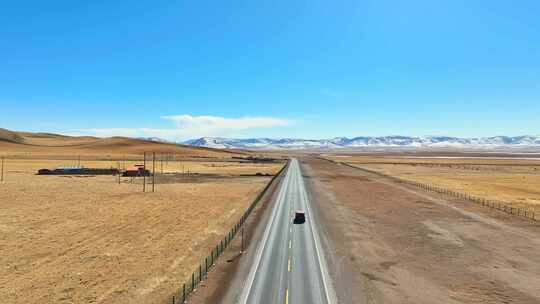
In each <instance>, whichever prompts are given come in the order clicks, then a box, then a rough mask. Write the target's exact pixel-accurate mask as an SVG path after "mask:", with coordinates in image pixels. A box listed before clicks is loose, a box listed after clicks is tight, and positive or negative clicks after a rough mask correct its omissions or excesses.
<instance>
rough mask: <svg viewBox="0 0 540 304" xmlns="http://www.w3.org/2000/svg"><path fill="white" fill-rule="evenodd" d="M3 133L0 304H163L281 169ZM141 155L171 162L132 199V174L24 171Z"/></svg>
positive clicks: (97, 164)
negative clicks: (154, 155) (149, 154)
mask: <svg viewBox="0 0 540 304" xmlns="http://www.w3.org/2000/svg"><path fill="white" fill-rule="evenodd" d="M3 131H4V134H0V135H1V136H4V137H3V138H0V155H7V156H8V159H7V160H6V163H5V180H4V182H3V183H1V184H0V265H2V267H0V299H2V300H1V302H2V303H44V304H45V303H166V302H167V301H168V300H169V299H170V298H169V297H170V296H171V295H172V293H173V292H174V291H175V289H176V288H178V287H179V286H180V283H181V282H183V281H184V280H185V279H186V278H187V276H188V275H190V274H191V272H192V271H193V270H194V269H193V268H194V267H195V265H198V263H199V262H200V260H201V259H203V258H204V257H205V256H206V255H207V254H208V253H209V252H210V248H211V247H213V246H214V245H215V244H216V243H217V242H218V240H219V239H221V238H222V236H223V235H224V234H225V233H226V232H227V231H228V230H229V229H230V227H231V226H232V225H233V224H234V223H235V222H236V221H237V220H238V218H239V217H240V215H241V214H242V213H243V212H244V210H245V209H246V208H247V206H248V205H249V204H250V203H251V201H252V200H253V199H254V198H255V197H256V195H257V194H258V193H259V192H260V191H261V190H262V189H263V187H264V186H265V185H266V183H267V182H268V181H269V180H270V178H271V177H270V176H266V174H275V173H276V172H277V171H278V170H279V169H280V168H281V166H282V164H279V163H264V164H262V163H250V162H245V161H244V162H239V161H235V160H234V159H231V156H236V155H238V154H236V153H235V152H229V151H219V150H212V149H197V148H193V147H186V146H180V145H171V144H161V143H154V142H148V141H139V140H133V139H103V140H101V139H99V140H97V143H95V144H90V143H89V142H88V141H89V140H90V141H92V140H96V139H94V138H71V137H62V136H60V139H57V140H55V137H57V135H48V134H44V135H36V134H33V133H28V134H27V133H20V132H19V133H9V134H8V135H11V136H12V137H13V136H15V135H17V136H19V137H17V136H15V138H9V137H8V136H7V135H6V131H5V130H3ZM0 133H1V132H0ZM13 134H15V135H13ZM1 136H0V137H1ZM21 138H22V139H21ZM74 141H81V142H84V148H82V146H78V147H71V145H74V143H73V142H74ZM111 141H112V142H114V143H115V144H114V145H110V146H107V148H103V147H104V143H110V142H111ZM66 142H68V143H69V144H68V145H70V146H69V147H68V146H66ZM152 149H154V151H157V152H163V153H168V154H169V155H171V154H174V156H175V161H163V174H161V162H160V161H157V162H156V168H155V169H156V173H158V174H157V175H156V181H157V184H156V192H155V193H152V192H149V193H148V192H147V193H142V178H136V179H135V180H134V181H132V180H131V178H124V177H122V178H121V179H120V184H118V177H117V176H77V175H64V176H62V175H36V174H35V173H36V172H37V170H38V169H40V168H50V169H54V168H55V167H57V166H61V165H64V166H66V165H68V166H69V165H76V164H78V155H82V156H81V165H82V166H84V167H89V168H110V167H118V166H120V167H129V166H130V165H133V164H136V163H141V161H140V160H139V159H140V158H141V154H140V153H139V152H142V151H145V150H146V151H152ZM75 153H76V154H75ZM126 155H127V156H126ZM34 157H37V159H34ZM201 157H203V158H201ZM124 159H128V160H127V161H124ZM129 159H131V160H129ZM197 159H198V161H197ZM119 161H120V162H119ZM147 165H148V166H147V168H149V169H151V163H150V162H148V163H147ZM182 172H184V174H182ZM187 172H189V173H190V174H189V176H188V175H187ZM257 173H261V174H260V175H256V174H257ZM150 180H151V178H147V182H148V181H150ZM150 189H151V187H150V184H147V190H150Z"/></svg>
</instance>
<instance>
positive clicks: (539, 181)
mask: <svg viewBox="0 0 540 304" xmlns="http://www.w3.org/2000/svg"><path fill="white" fill-rule="evenodd" d="M328 158H331V159H333V160H336V161H341V162H347V163H350V164H353V165H358V166H361V167H364V168H367V169H371V170H375V171H379V172H382V173H385V174H388V175H392V176H397V177H400V178H404V179H408V180H412V181H416V182H421V183H425V184H430V185H435V186H439V187H444V188H448V189H452V190H454V191H459V192H462V193H468V194H471V195H474V196H478V197H483V198H487V199H491V200H500V201H505V202H507V203H509V204H512V205H513V206H516V207H521V208H528V209H534V210H536V211H537V212H539V211H540V159H539V158H536V157H517V156H512V155H510V156H491V155H484V156H476V157H469V156H466V155H464V156H449V157H434V156H431V157H429V156H428V157H414V156H406V157H399V156H396V155H379V156H373V155H365V156H358V155H342V156H340V155H334V156H331V157H328Z"/></svg>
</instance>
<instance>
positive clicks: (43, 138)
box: [0, 128, 243, 157]
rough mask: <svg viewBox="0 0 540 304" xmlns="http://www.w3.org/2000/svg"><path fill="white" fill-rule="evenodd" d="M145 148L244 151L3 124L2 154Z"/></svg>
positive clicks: (210, 153)
mask: <svg viewBox="0 0 540 304" xmlns="http://www.w3.org/2000/svg"><path fill="white" fill-rule="evenodd" d="M145 151H146V152H158V153H171V154H176V155H178V156H182V157H231V156H235V155H240V154H243V152H240V151H231V150H219V149H211V148H199V147H192V146H187V145H180V144H175V143H168V142H155V141H149V140H143V139H136V138H128V137H109V138H98V137H92V136H66V135H59V134H51V133H31V132H18V131H11V130H7V129H1V128H0V154H1V155H12V156H17V155H20V156H32V155H34V156H41V155H43V156H45V155H63V156H70V155H71V156H75V155H83V156H105V155H127V156H130V155H132V156H135V155H137V156H138V155H141V154H142V153H143V152H145Z"/></svg>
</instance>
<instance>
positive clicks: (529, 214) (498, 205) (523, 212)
mask: <svg viewBox="0 0 540 304" xmlns="http://www.w3.org/2000/svg"><path fill="white" fill-rule="evenodd" d="M323 159H324V160H327V161H330V162H333V163H335V164H341V165H345V166H348V167H351V168H354V169H358V170H362V171H364V172H367V173H371V174H375V175H378V176H381V177H384V178H387V179H391V180H393V181H394V182H397V183H403V184H407V185H411V186H415V187H418V188H421V189H423V190H427V191H431V192H436V193H440V194H444V195H449V196H452V197H455V198H458V199H464V200H468V201H471V202H473V203H476V204H479V205H482V206H484V207H489V208H492V209H497V210H500V211H503V212H506V213H508V214H511V215H515V216H519V217H524V218H527V219H530V220H533V221H536V222H538V221H540V215H536V212H535V211H534V210H531V209H525V208H519V207H513V206H511V204H509V203H507V202H503V201H498V200H490V199H486V198H483V197H478V196H474V195H470V194H467V193H462V192H459V191H454V190H451V189H448V188H444V187H438V186H433V185H429V184H424V183H420V182H416V181H411V180H407V179H403V178H400V177H396V176H391V175H388V174H385V173H382V172H379V171H374V170H370V169H366V168H363V167H359V166H355V165H352V164H349V163H345V162H337V161H333V160H330V159H326V158H323Z"/></svg>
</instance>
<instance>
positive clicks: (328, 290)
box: [298, 165, 335, 304]
mask: <svg viewBox="0 0 540 304" xmlns="http://www.w3.org/2000/svg"><path fill="white" fill-rule="evenodd" d="M298 170H299V171H300V172H302V171H301V170H300V165H298ZM301 185H302V187H301V189H302V190H301V191H302V193H303V194H304V195H303V196H304V197H305V200H306V208H307V209H308V210H307V211H308V213H309V214H310V215H313V213H311V210H310V209H311V208H310V201H309V199H308V196H307V192H306V189H305V185H304V179H303V178H302V184H301ZM310 217H311V218H312V216H310ZM310 222H311V223H313V221H311V219H310ZM311 234H312V236H313V240H314V241H315V251H316V253H317V259H318V261H319V265H320V267H321V273H322V281H323V285H324V291H325V293H324V294H325V295H326V301H328V303H329V304H332V303H334V302H335V300H334V299H335V294H334V290H333V288H332V286H330V285H329V284H328V281H329V277H330V275H329V274H328V269H327V266H326V260H325V258H324V256H323V255H321V253H320V249H319V248H320V245H319V237H318V236H319V233H318V231H317V228H316V225H311ZM329 286H330V287H329ZM330 294H332V295H330Z"/></svg>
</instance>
